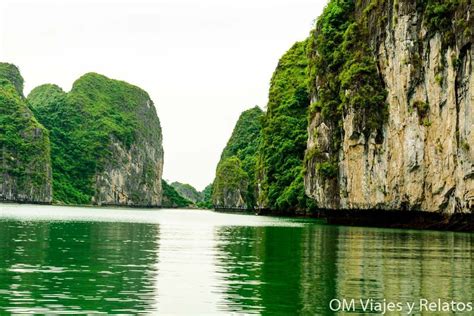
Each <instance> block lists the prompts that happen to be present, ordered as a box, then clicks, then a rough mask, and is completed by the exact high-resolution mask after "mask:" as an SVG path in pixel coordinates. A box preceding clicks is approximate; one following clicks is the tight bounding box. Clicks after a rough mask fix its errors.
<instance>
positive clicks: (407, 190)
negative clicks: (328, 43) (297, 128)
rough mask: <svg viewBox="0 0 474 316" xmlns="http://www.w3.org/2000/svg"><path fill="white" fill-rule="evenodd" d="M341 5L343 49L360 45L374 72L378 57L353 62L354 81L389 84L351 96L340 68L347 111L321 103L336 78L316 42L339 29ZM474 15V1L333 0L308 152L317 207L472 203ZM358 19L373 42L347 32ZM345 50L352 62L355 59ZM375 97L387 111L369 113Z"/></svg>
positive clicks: (340, 99)
mask: <svg viewBox="0 0 474 316" xmlns="http://www.w3.org/2000/svg"><path fill="white" fill-rule="evenodd" d="M331 6H332V7H331ZM337 6H339V9H341V10H339V12H340V11H342V12H344V16H345V17H346V18H345V20H346V21H348V22H344V23H345V24H344V23H340V24H338V25H336V27H334V28H333V29H337V30H343V31H347V30H349V31H347V32H346V33H345V34H346V37H345V38H344V40H343V41H344V43H341V44H340V45H339V48H341V49H342V48H343V47H344V49H346V50H347V51H349V53H350V51H351V50H358V51H359V52H362V54H365V55H366V56H368V57H369V60H370V59H371V60H373V61H374V62H375V67H376V68H374V69H376V71H375V72H373V73H375V74H376V76H372V77H370V78H373V80H372V79H370V78H369V77H368V75H367V74H368V73H369V74H370V72H371V71H372V70H370V69H371V68H369V67H370V61H369V62H367V64H366V66H367V65H368V66H367V67H366V68H365V72H364V73H362V72H360V73H356V70H357V69H356V68H355V67H352V68H351V70H352V73H351V74H352V75H354V77H352V78H351V79H352V80H353V82H364V83H367V86H368V88H367V87H366V86H364V87H362V88H361V87H360V86H359V87H358V88H359V91H363V93H365V94H366V96H367V95H374V94H375V93H376V92H377V91H382V90H383V89H385V91H386V92H385V104H383V102H379V101H377V102H376V103H375V102H374V103H373V104H372V103H370V102H371V101H370V100H369V101H367V100H366V98H367V97H364V96H362V97H358V98H355V97H353V96H354V91H356V90H355V89H354V88H351V86H350V85H349V84H347V83H344V82H343V81H344V76H348V72H344V71H345V70H344V67H345V66H340V67H341V68H337V67H338V66H335V68H334V69H339V70H336V72H338V71H339V78H342V79H340V82H337V81H336V83H338V84H339V89H336V90H337V91H335V92H336V93H335V94H334V95H335V97H332V98H333V100H334V102H335V107H339V108H342V111H340V112H337V111H333V112H331V109H330V108H327V107H323V106H321V104H319V101H320V100H321V99H327V94H326V92H327V91H328V90H327V89H326V87H325V84H326V82H327V79H328V76H326V75H325V73H324V71H323V70H321V69H322V66H321V65H320V64H318V58H319V56H322V55H323V54H324V51H323V50H322V49H323V48H324V47H322V46H320V47H317V46H318V45H324V44H322V43H323V41H322V40H323V39H326V40H327V39H328V37H330V36H331V35H330V34H328V33H327V32H326V31H325V30H326V29H327V28H326V29H325V28H324V26H325V25H327V23H333V22H331V21H334V19H333V17H334V12H336V10H334V8H335V7H337ZM331 9H332V10H331ZM331 14H332V15H331ZM473 14H474V5H473V4H472V2H470V1H426V2H420V3H418V2H416V1H407V0H398V1H397V0H391V1H383V2H382V3H380V1H379V2H376V3H375V4H374V2H373V1H361V2H357V1H356V2H352V1H331V3H330V5H329V6H328V8H327V9H326V11H325V13H324V14H323V16H322V17H321V18H320V20H319V22H318V27H317V28H316V30H315V32H314V33H313V41H314V47H313V64H314V73H315V75H314V77H313V78H312V80H313V81H312V87H313V89H312V104H313V106H312V109H313V111H312V113H311V119H310V126H309V128H308V132H309V138H308V144H307V151H306V170H307V172H306V175H305V189H306V193H307V194H308V195H309V196H310V197H312V198H313V199H315V201H316V202H317V204H318V206H319V207H321V208H327V209H339V208H342V209H386V210H398V209H402V210H420V211H428V212H439V213H446V214H453V213H461V212H464V213H471V212H473V211H474V108H473V107H474V76H473V69H474V64H473V62H474V51H473V32H474V24H473ZM329 16H331V17H332V20H331V19H330V18H329ZM351 23H352V24H351ZM351 25H356V26H357V29H359V30H361V31H360V33H359V34H358V36H360V37H362V38H363V39H364V40H365V42H366V43H367V44H368V47H367V48H366V49H365V48H364V49H360V48H357V45H358V44H354V43H353V42H354V41H352V42H351V38H347V34H351V33H350V28H351ZM325 32H326V33H325ZM349 36H350V35H349ZM353 39H357V36H354V37H353V38H352V40H353ZM347 51H346V52H344V51H343V53H347ZM342 56H344V57H343V58H345V59H344V60H343V61H342V63H345V65H347V64H348V63H349V64H350V63H351V62H352V61H351V60H350V58H351V57H347V56H350V55H349V54H346V55H344V54H343V55H342ZM331 62H332V60H326V63H328V64H330V63H331ZM332 65H334V64H332ZM352 65H355V63H353V64H352ZM340 69H342V70H340ZM367 69H369V70H367ZM367 78H369V79H370V80H372V81H370V80H369V79H367ZM376 87H382V89H380V88H378V89H376ZM369 88H371V89H372V90H371V89H369ZM362 89H365V90H362ZM325 104H327V102H326V103H325ZM374 105H376V106H378V109H379V110H378V111H379V112H380V113H383V112H385V111H386V115H381V116H380V117H378V118H375V119H374V118H373V117H371V116H369V115H367V113H366V112H364V111H365V109H367V107H370V106H372V108H370V109H371V110H372V111H374V110H373V109H374V108H375V107H374ZM372 123H373V124H372Z"/></svg>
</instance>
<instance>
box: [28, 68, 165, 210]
mask: <svg viewBox="0 0 474 316" xmlns="http://www.w3.org/2000/svg"><path fill="white" fill-rule="evenodd" d="M28 100H29V102H30V104H31V107H32V108H33V111H34V112H35V114H36V115H37V117H38V119H39V120H40V121H41V122H42V123H43V124H44V125H45V126H46V127H47V128H48V129H49V130H51V141H52V151H53V170H54V198H55V200H56V201H58V202H62V203H67V204H97V205H124V206H142V207H152V206H160V205H161V199H162V182H161V176H162V171H163V148H162V133H161V126H160V121H159V119H158V116H157V114H156V109H155V106H154V105H153V101H152V100H151V99H150V97H149V95H148V94H147V93H146V92H145V91H143V90H142V89H140V88H138V87H136V86H133V85H130V84H128V83H126V82H123V81H118V80H112V79H109V78H107V77H105V76H102V75H99V74H95V73H89V74H86V75H84V76H82V77H81V78H79V79H78V80H77V81H76V82H75V83H74V85H73V88H72V90H71V91H70V92H69V93H65V92H63V91H62V90H61V89H60V88H59V87H57V86H54V85H43V86H40V87H37V88H36V89H34V90H33V91H32V92H31V93H30V95H29V96H28Z"/></svg>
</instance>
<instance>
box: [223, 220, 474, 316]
mask: <svg viewBox="0 0 474 316" xmlns="http://www.w3.org/2000/svg"><path fill="white" fill-rule="evenodd" d="M216 238H217V239H218V245H217V253H218V254H217V265H218V271H219V274H220V275H221V278H222V287H223V289H222V290H223V291H224V292H225V294H224V297H225V302H223V304H222V306H224V307H225V309H226V310H231V311H242V312H245V311H247V312H250V311H260V312H263V313H269V314H271V313H276V312H280V313H283V314H284V313H291V312H294V311H295V310H297V311H299V312H300V313H306V314H314V313H318V314H319V313H324V312H328V304H329V301H330V300H331V299H333V298H347V299H351V298H355V299H360V298H372V299H374V300H383V299H384V298H385V299H387V300H392V301H402V302H406V301H410V302H411V301H414V300H418V299H420V298H426V299H428V300H437V299H438V298H440V299H444V300H452V299H454V300H458V301H465V302H467V301H470V299H471V297H470V295H471V293H472V290H473V284H472V281H471V280H472V279H473V272H474V271H473V267H472V254H471V253H470V252H467V251H466V249H471V248H472V243H473V237H472V236H471V235H467V234H458V233H445V232H422V231H403V230H382V229H369V228H355V227H352V228H351V227H336V226H305V227H302V228H294V227H293V228H284V227H225V228H218V230H217V232H216Z"/></svg>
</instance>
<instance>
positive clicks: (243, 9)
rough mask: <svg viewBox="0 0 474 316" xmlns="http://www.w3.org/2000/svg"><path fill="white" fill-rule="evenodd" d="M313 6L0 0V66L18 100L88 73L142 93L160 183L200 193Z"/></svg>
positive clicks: (258, 1) (245, 0)
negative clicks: (20, 92)
mask: <svg viewBox="0 0 474 316" xmlns="http://www.w3.org/2000/svg"><path fill="white" fill-rule="evenodd" d="M325 4H326V1H325V0H324V1H317V0H233V1H229V0H148V1H133V0H129V1H117V0H114V1H112V0H109V1H107V0H102V1H91V0H82V1H78V0H77V1H75V0H69V1H66V0H57V1H51V0H50V1H47V0H39V1H31V0H30V1H21V0H0V61H4V62H11V63H14V64H16V65H17V66H19V68H20V70H21V73H22V75H23V77H24V79H25V94H27V93H28V92H29V91H30V90H31V89H33V88H34V87H36V86H38V85H40V84H43V83H55V84H58V85H59V86H61V87H62V88H63V89H64V90H66V91H69V90H70V88H71V86H72V83H73V82H74V80H76V79H77V78H79V77H80V76H81V75H82V74H84V73H86V72H90V71H94V72H98V73H101V74H104V75H106V76H108V77H110V78H114V79H120V80H125V81H127V82H130V83H132V84H135V85H138V86H139V87H141V88H143V89H145V90H146V91H147V92H148V93H149V94H150V95H151V97H152V99H153V101H154V102H155V106H156V107H157V111H158V116H159V117H160V120H161V124H162V128H163V137H164V143H163V146H164V150H165V167H164V178H165V179H169V180H171V181H175V180H177V181H180V182H185V183H190V184H192V185H194V186H196V188H197V189H203V188H204V187H205V186H206V185H207V184H209V183H210V182H211V181H212V179H213V178H214V173H215V167H216V164H217V162H218V160H219V157H220V153H221V151H222V149H223V147H224V146H225V144H226V142H227V140H228V138H229V137H230V135H231V133H232V129H233V127H234V124H235V122H236V120H237V118H238V116H239V114H240V113H241V112H242V111H243V110H246V109H248V108H250V107H253V106H254V105H259V106H260V107H262V108H265V106H266V103H267V95H268V87H269V81H270V78H271V75H272V73H273V71H274V69H275V67H276V65H277V63H278V59H279V58H280V56H281V55H282V54H283V53H284V52H285V51H286V50H288V49H289V48H290V47H291V45H292V44H293V43H294V42H295V41H299V40H303V39H305V38H306V36H307V35H308V34H309V31H310V29H311V27H312V25H313V21H314V19H315V18H316V17H317V16H319V15H320V13H321V12H322V9H323V7H324V5H325Z"/></svg>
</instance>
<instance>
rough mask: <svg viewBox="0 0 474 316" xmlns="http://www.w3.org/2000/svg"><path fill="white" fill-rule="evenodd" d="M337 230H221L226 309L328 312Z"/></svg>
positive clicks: (220, 256) (285, 228) (303, 228)
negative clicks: (327, 304) (326, 309)
mask: <svg viewBox="0 0 474 316" xmlns="http://www.w3.org/2000/svg"><path fill="white" fill-rule="evenodd" d="M328 230H333V228H332V227H317V228H316V227H315V226H305V227H298V228H296V227H225V228H219V229H218V230H217V233H216V234H217V238H218V246H217V248H218V255H217V259H218V260H217V261H218V263H217V264H218V266H219V271H220V273H221V274H222V278H223V283H224V284H225V288H224V289H223V290H224V291H225V300H226V302H225V303H223V304H222V305H223V306H227V307H226V308H227V309H228V310H232V311H236V310H239V311H243V312H245V311H261V312H264V313H276V312H280V313H283V314H285V313H290V314H291V313H292V312H294V311H296V310H297V311H299V312H308V313H311V312H313V313H314V312H317V311H323V310H324V308H323V307H324V306H325V305H326V303H325V302H326V298H327V297H332V296H334V293H333V291H334V288H335V284H334V280H335V267H334V262H335V260H334V254H335V252H336V249H335V245H336V244H335V243H334V241H335V239H334V238H332V237H333V235H332V234H330V233H328Z"/></svg>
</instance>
